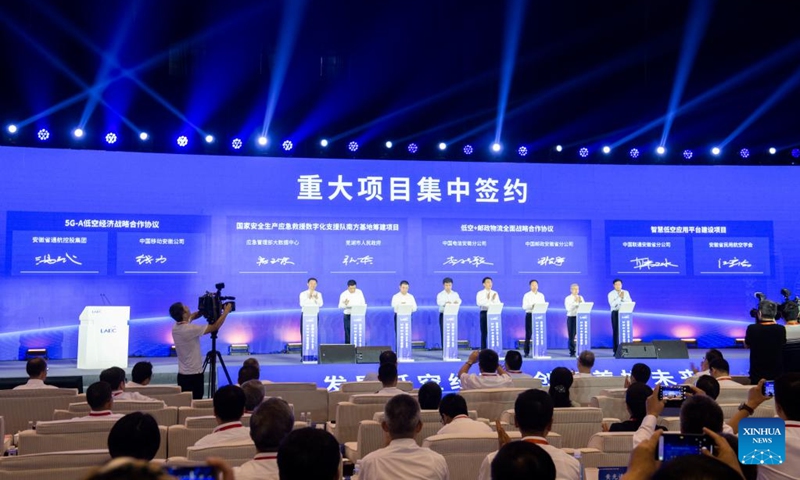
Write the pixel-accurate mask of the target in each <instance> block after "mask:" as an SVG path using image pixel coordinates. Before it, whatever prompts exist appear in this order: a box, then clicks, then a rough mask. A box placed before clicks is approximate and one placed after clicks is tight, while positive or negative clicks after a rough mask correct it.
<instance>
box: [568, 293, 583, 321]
mask: <svg viewBox="0 0 800 480" xmlns="http://www.w3.org/2000/svg"><path fill="white" fill-rule="evenodd" d="M581 303H583V296H581V295H578V301H577V302H576V301H575V297H573V296H572V295H567V298H565V299H564V308H565V309H567V316H568V317H575V316H577V315H578V305H579V304H581Z"/></svg>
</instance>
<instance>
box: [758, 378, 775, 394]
mask: <svg viewBox="0 0 800 480" xmlns="http://www.w3.org/2000/svg"><path fill="white" fill-rule="evenodd" d="M761 395H764V396H765V397H774V396H775V380H767V381H765V382H764V384H763V385H761Z"/></svg>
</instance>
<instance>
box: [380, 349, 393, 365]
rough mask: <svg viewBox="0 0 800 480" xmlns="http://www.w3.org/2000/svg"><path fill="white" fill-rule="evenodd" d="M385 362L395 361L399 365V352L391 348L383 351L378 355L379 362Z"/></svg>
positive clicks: (381, 363)
mask: <svg viewBox="0 0 800 480" xmlns="http://www.w3.org/2000/svg"><path fill="white" fill-rule="evenodd" d="M384 363H393V364H395V365H397V354H396V353H394V352H393V351H391V350H384V351H382V352H381V354H380V356H378V364H380V365H383V364H384Z"/></svg>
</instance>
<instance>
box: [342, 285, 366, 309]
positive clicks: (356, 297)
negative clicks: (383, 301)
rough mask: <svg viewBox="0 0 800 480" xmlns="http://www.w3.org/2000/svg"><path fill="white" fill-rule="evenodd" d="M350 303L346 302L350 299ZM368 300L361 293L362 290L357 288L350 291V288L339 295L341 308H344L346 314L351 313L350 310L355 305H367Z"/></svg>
mask: <svg viewBox="0 0 800 480" xmlns="http://www.w3.org/2000/svg"><path fill="white" fill-rule="evenodd" d="M348 300H349V302H348V303H344V302H346V301H348ZM366 304H367V301H366V300H365V299H364V294H363V293H361V290H359V289H357V288H356V291H355V292H353V293H350V290H345V291H344V292H342V294H341V295H339V308H342V309H344V314H345V315H350V311H351V308H350V307H352V306H353V305H366Z"/></svg>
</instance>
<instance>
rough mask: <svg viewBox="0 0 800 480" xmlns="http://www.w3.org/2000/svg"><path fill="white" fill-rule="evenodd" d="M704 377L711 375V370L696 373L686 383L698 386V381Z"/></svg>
mask: <svg viewBox="0 0 800 480" xmlns="http://www.w3.org/2000/svg"><path fill="white" fill-rule="evenodd" d="M703 375H711V370H702V371H700V372H697V373H695V374H694V375H692V376H691V377H689V378H687V379H686V381H685V382H683V383H684V384H686V385H697V381H698V380H700V377H702V376H703Z"/></svg>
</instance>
